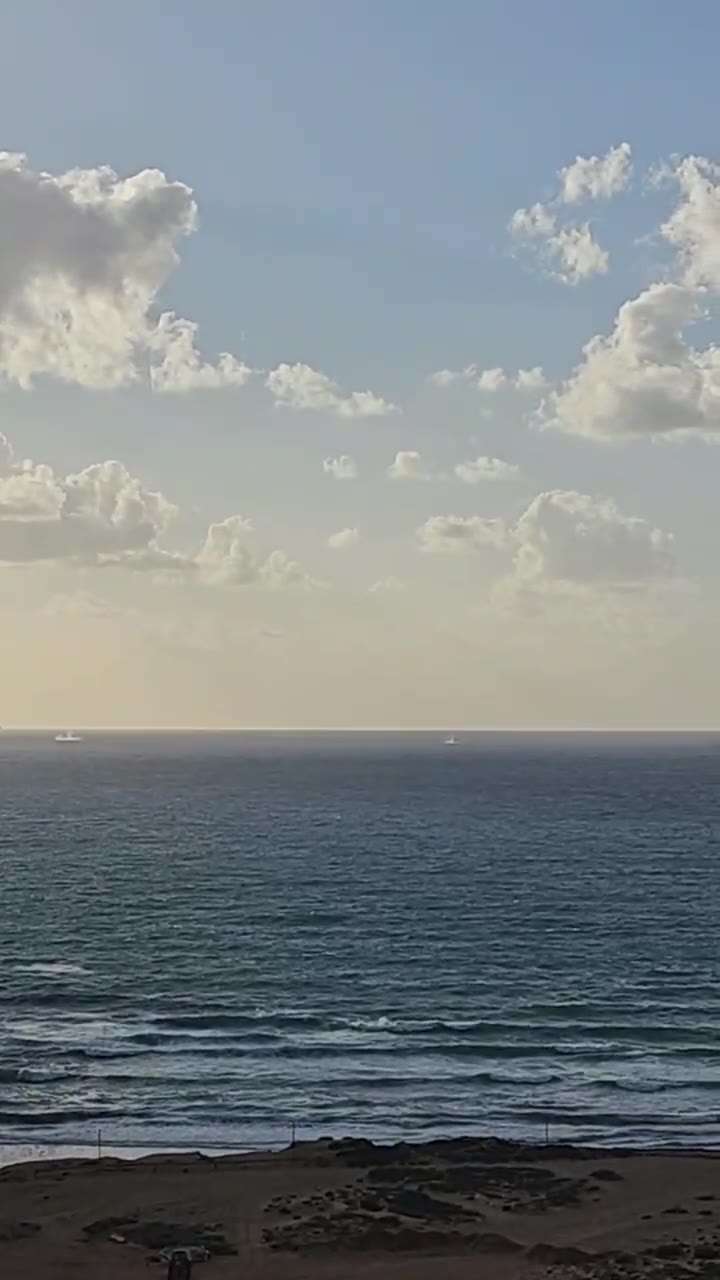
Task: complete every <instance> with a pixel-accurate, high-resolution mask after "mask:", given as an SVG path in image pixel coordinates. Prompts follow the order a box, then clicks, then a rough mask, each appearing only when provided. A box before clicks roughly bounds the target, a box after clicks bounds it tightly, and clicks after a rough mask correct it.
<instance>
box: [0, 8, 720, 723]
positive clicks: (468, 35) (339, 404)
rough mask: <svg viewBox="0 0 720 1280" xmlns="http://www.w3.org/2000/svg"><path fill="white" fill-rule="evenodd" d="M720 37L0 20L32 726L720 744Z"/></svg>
mask: <svg viewBox="0 0 720 1280" xmlns="http://www.w3.org/2000/svg"><path fill="white" fill-rule="evenodd" d="M718 35H720V13H718V10H717V7H716V6H715V5H713V4H712V3H710V0H693V3H692V4H691V5H689V6H686V7H685V9H679V8H678V7H677V6H676V5H671V4H670V3H666V2H665V0H661V2H658V0H652V2H650V0H636V3H635V4H633V5H631V6H628V5H626V4H622V5H621V4H620V3H618V2H617V0H607V2H605V3H603V4H602V5H577V4H570V3H569V0H553V3H550V4H546V5H537V4H534V3H532V2H531V0H502V2H501V0H485V2H484V3H483V4H482V5H477V4H473V3H470V2H469V0H446V3H445V4H443V5H440V4H439V3H436V2H435V0H432V2H430V0H414V2H411V0H391V2H390V3H383V4H381V3H380V0H364V2H363V3H360V2H359V0H343V2H342V3H338V2H337V0H303V3H302V4H297V3H295V2H294V0H263V3H256V2H254V0H245V2H238V0H234V2H232V3H231V2H230V0H207V3H206V4H204V5H197V4H194V3H192V4H191V3H189V0H175V2H174V3H173V5H172V6H163V5H148V4H147V3H146V2H145V0H122V3H120V2H119V0H107V2H106V3H104V4H102V5H99V4H97V2H96V0H66V3H65V4H64V5H62V6H59V5H57V4H56V3H54V0H22V3H21V2H20V0H6V3H5V4H4V5H3V7H2V12H1V13H0V116H1V118H2V119H3V121H4V122H5V131H4V138H3V140H2V141H0V147H2V148H3V149H4V150H3V154H2V156H1V157H0V404H1V405H2V408H1V409H0V414H1V417H0V433H1V438H0V723H2V724H4V725H6V726H27V727H32V726H59V727H70V728H80V727H85V726H115V727H130V726H133V727H136V726H147V727H213V728H215V727H216V728H229V727H243V728H282V727H307V728H323V727H328V728H333V727H343V728H349V727H357V728H383V727H387V728H403V727H407V728H419V727H437V728H438V729H452V730H458V729H459V730H462V729H467V728H472V727H477V728H496V727H497V728H523V727H529V728H540V727H545V728H547V727H556V728H587V727H594V728H599V729H602V728H692V727H697V728H714V727H718V726H720V687H719V686H718V682H717V680H716V679H715V670H716V665H717V657H716V655H717V651H718V642H719V641H720V575H719V574H718V569H717V545H718V535H717V522H718V515H717V511H718V501H717V487H718V472H719V462H718V445H719V444H720V349H717V348H716V346H715V343H716V342H717V340H718V334H719V332H720V330H719V325H718V321H719V320H720V308H719V307H718V298H719V296H720V148H719V146H718V140H717V129H716V125H715V121H716V118H717V106H718V97H719V96H720V91H719V90H718V89H717V87H716V79H717V77H716V74H715V49H716V46H717V37H718Z"/></svg>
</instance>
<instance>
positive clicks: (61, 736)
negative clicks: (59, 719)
mask: <svg viewBox="0 0 720 1280" xmlns="http://www.w3.org/2000/svg"><path fill="white" fill-rule="evenodd" d="M55 741H56V742H82V738H81V737H80V735H79V734H78V733H72V732H71V730H70V729H66V730H65V732H64V733H56V734H55Z"/></svg>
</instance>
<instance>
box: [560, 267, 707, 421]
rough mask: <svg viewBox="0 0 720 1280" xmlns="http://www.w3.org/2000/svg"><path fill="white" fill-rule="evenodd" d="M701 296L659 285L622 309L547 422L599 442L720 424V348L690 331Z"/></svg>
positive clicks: (563, 389)
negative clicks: (696, 340)
mask: <svg viewBox="0 0 720 1280" xmlns="http://www.w3.org/2000/svg"><path fill="white" fill-rule="evenodd" d="M701 299H702V294H699V293H698V291H697V290H696V289H693V288H690V287H688V286H686V285H682V284H654V285H651V286H650V288H648V289H646V290H645V291H644V292H643V293H641V294H640V295H639V296H638V297H637V298H633V299H632V300H631V301H629V302H626V303H624V304H623V306H622V307H621V308H620V311H619V312H618V316H617V319H616V322H615V327H614V329H613V331H612V333H611V334H610V336H609V337H602V336H598V337H595V338H593V339H592V340H591V341H590V342H589V343H588V344H587V345H586V346H585V347H584V349H583V359H582V361H581V362H580V364H579V365H578V366H577V368H576V369H575V370H574V371H573V373H572V374H571V376H570V377H569V378H568V379H567V381H566V382H564V383H563V384H562V385H561V386H560V387H559V389H558V390H557V391H556V392H554V393H553V394H552V395H550V396H549V397H548V399H547V401H546V403H545V404H544V405H543V406H542V409H541V415H540V418H541V421H543V422H545V423H549V424H550V425H553V426H556V427H559V428H561V429H562V430H564V431H568V432H571V433H574V434H577V435H584V436H591V437H594V438H596V439H599V440H613V439H620V438H622V437H626V436H649V437H660V436H664V435H673V434H677V433H688V432H693V433H700V434H706V435H710V434H713V433H717V432H718V430H720V351H718V349H717V348H715V347H708V348H707V349H705V350H695V349H694V348H693V347H692V346H690V345H689V344H688V343H687V342H686V341H685V339H684V337H683V333H684V330H685V329H686V328H687V327H688V326H689V325H691V324H692V322H693V321H695V320H697V319H698V318H699V316H700V314H701V307H700V303H701Z"/></svg>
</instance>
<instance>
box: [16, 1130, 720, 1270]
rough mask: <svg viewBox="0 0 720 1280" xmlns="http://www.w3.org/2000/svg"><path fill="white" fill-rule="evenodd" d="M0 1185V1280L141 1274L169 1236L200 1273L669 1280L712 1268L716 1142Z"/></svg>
mask: <svg viewBox="0 0 720 1280" xmlns="http://www.w3.org/2000/svg"><path fill="white" fill-rule="evenodd" d="M0 1184H1V1186H2V1192H1V1198H2V1206H3V1207H2V1215H1V1218H2V1220H0V1270H2V1274H3V1276H7V1277H8V1278H9V1280H23V1278H24V1277H28V1280H29V1278H30V1277H35V1276H38V1275H48V1276H51V1277H52V1276H58V1277H60V1276H67V1275H73V1276H76V1275H77V1276H81V1275H83V1274H87V1275H88V1277H92V1276H95V1275H102V1276H103V1277H104V1280H125V1277H128V1280H129V1277H132V1276H139V1275H147V1274H152V1271H151V1272H150V1273H148V1271H147V1269H146V1267H147V1264H148V1263H151V1264H152V1263H154V1262H158V1265H160V1262H161V1259H162V1254H163V1250H164V1249H165V1248H168V1247H172V1246H187V1247H191V1248H193V1249H195V1250H197V1251H198V1254H197V1256H198V1257H200V1256H204V1254H203V1253H202V1251H203V1250H205V1251H206V1252H207V1253H208V1255H209V1256H210V1257H211V1259H212V1268H211V1269H210V1268H209V1269H208V1275H217V1276H219V1277H221V1276H223V1275H228V1276H229V1275H237V1274H238V1270H237V1269H238V1266H239V1265H241V1266H242V1269H243V1271H244V1272H245V1273H246V1274H250V1275H253V1274H262V1275H263V1276H267V1277H269V1278H274V1277H277V1278H278V1280H284V1278H285V1277H287V1278H288V1280H299V1277H305V1276H307V1277H308V1280H310V1277H317V1276H324V1275H327V1276H328V1277H329V1278H330V1277H336V1276H337V1275H339V1274H342V1276H343V1277H348V1280H353V1278H354V1277H356V1276H358V1277H360V1276H361V1275H362V1276H364V1275H366V1274H367V1273H368V1272H371V1273H372V1274H373V1277H374V1280H385V1277H387V1278H388V1280H415V1277H427V1278H428V1280H431V1278H435V1277H437V1280H444V1277H445V1276H446V1275H447V1267H448V1259H449V1258H451V1259H452V1274H453V1276H458V1277H465V1276H467V1277H468V1280H470V1277H471V1276H472V1277H476V1276H477V1274H478V1265H480V1266H481V1273H482V1269H483V1268H484V1267H488V1268H490V1269H489V1270H488V1271H487V1274H492V1275H493V1277H495V1276H498V1277H500V1276H502V1277H508V1280H516V1278H517V1280H521V1278H523V1277H525V1276H533V1275H541V1274H547V1273H548V1271H549V1270H550V1269H552V1271H553V1274H560V1273H562V1272H563V1271H567V1272H568V1274H570V1273H572V1275H573V1276H588V1277H591V1276H592V1277H593V1280H611V1277H613V1278H616V1277H618V1276H620V1275H622V1276H623V1277H626V1278H629V1277H632V1276H649V1275H652V1277H653V1280H658V1277H662V1276H665V1275H667V1276H668V1280H671V1278H672V1277H673V1276H677V1275H678V1274H679V1273H678V1264H679V1263H682V1264H683V1265H685V1264H687V1268H690V1269H689V1270H687V1268H686V1271H683V1272H682V1274H687V1275H688V1276H690V1275H692V1276H695V1275H699V1276H703V1275H704V1274H707V1276H708V1277H709V1276H710V1275H711V1274H712V1275H715V1276H717V1275H718V1274H719V1273H720V1153H719V1152H717V1151H716V1150H713V1149H710V1148H697V1149H693V1150H689V1149H687V1148H680V1149H678V1148H668V1147H664V1148H653V1149H642V1150H641V1149H637V1148H629V1147H620V1148H618V1147H616V1148H612V1149H609V1148H597V1147H574V1146H571V1145H566V1144H562V1143H550V1144H548V1145H537V1144H528V1143H520V1142H510V1141H507V1140H503V1139H494V1138H471V1137H468V1138H454V1139H448V1140H444V1141H443V1140H436V1141H430V1142H424V1143H396V1144H391V1145H383V1144H374V1143H372V1142H370V1141H368V1140H364V1139H362V1138H352V1139H339V1140H331V1139H325V1140H319V1141H314V1142H298V1143H296V1144H295V1146H291V1147H286V1148H285V1149H283V1150H279V1151H272V1152H254V1153H236V1154H233V1153H229V1152H226V1153H224V1154H221V1155H220V1154H217V1153H215V1154H200V1153H197V1152H192V1153H189V1152H173V1153H170V1152H161V1153H157V1152H155V1153H151V1154H144V1155H140V1156H136V1157H134V1158H127V1157H126V1158H118V1157H117V1156H114V1155H104V1156H103V1157H102V1158H101V1159H99V1160H98V1159H97V1157H96V1158H95V1159H82V1158H77V1157H72V1158H71V1157H66V1158H62V1159H51V1160H48V1159H46V1160H40V1161H36V1162H30V1161H24V1162H21V1163H16V1164H12V1165H6V1166H5V1167H4V1168H2V1169H1V1170H0ZM480 1257H482V1258H483V1259H484V1260H485V1261H484V1262H482V1263H480V1264H479V1261H478V1260H479V1258H480ZM239 1259H240V1263H239V1261H238V1260H239ZM673 1267H674V1271H673V1270H672V1268H673ZM711 1267H714V1268H715V1269H714V1270H713V1271H711V1270H709V1268H711ZM156 1274H162V1272H161V1271H159V1270H158V1271H157V1272H156Z"/></svg>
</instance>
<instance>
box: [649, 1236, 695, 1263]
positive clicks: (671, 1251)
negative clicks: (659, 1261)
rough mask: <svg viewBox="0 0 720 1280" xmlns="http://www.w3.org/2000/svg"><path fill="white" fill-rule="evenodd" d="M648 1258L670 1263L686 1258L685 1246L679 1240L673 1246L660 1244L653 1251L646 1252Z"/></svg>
mask: <svg viewBox="0 0 720 1280" xmlns="http://www.w3.org/2000/svg"><path fill="white" fill-rule="evenodd" d="M645 1257H646V1258H663V1259H666V1260H667V1261H669V1262H672V1261H674V1260H675V1259H677V1258H684V1257H685V1246H684V1245H683V1244H681V1243H680V1241H679V1240H676V1241H673V1242H672V1244H658V1245H654V1246H653V1247H652V1248H651V1249H646V1250H645Z"/></svg>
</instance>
